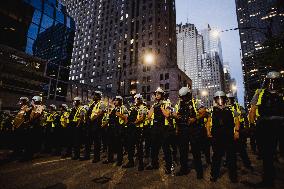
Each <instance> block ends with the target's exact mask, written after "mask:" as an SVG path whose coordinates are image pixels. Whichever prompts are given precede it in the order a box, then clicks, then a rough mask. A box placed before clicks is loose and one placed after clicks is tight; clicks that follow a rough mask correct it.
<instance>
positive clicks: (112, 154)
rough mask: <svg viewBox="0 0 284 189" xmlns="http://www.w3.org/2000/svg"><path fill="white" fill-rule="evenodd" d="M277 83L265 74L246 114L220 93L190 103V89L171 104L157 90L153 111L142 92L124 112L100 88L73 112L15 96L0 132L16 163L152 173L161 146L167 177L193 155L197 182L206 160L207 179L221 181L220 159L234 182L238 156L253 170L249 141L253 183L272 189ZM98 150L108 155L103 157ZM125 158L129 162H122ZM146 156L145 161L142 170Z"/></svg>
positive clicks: (279, 122)
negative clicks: (257, 169)
mask: <svg viewBox="0 0 284 189" xmlns="http://www.w3.org/2000/svg"><path fill="white" fill-rule="evenodd" d="M282 85H283V80H282V77H281V75H280V73H279V72H269V73H268V74H267V76H266V78H265V81H264V84H263V86H262V88H261V89H258V90H257V91H256V93H255V96H254V97H253V99H252V102H251V105H250V109H249V113H247V111H246V110H245V109H244V108H243V107H242V106H240V105H239V104H238V103H237V101H236V99H235V97H234V95H233V94H231V93H229V94H225V93H224V92H223V91H217V92H216V93H215V95H214V105H213V106H212V107H205V106H204V105H202V104H198V103H197V102H195V100H194V99H193V97H192V91H191V89H189V88H188V87H182V88H181V89H180V90H179V92H178V94H177V95H179V101H178V103H177V104H175V105H174V104H171V102H170V100H169V99H166V98H165V92H164V91H163V89H161V88H157V90H156V91H155V93H154V101H153V102H152V103H151V104H152V105H151V106H150V105H147V103H145V102H144V101H143V97H142V95H140V94H136V95H135V96H134V99H135V102H134V103H133V104H132V105H131V106H130V107H126V106H125V105H124V103H123V101H124V99H123V97H122V96H116V97H115V98H114V99H113V101H112V103H111V104H106V103H105V102H104V101H103V94H102V92H100V91H94V93H93V99H92V100H91V102H89V103H88V104H86V105H84V104H83V103H82V99H81V98H79V97H75V98H74V100H73V104H72V107H70V106H68V105H66V104H61V105H60V106H58V107H56V106H55V105H53V104H51V105H48V106H45V105H44V104H43V102H42V97H41V96H34V97H33V98H32V99H31V102H30V100H29V99H28V98H27V97H21V98H20V100H19V105H20V110H19V111H18V112H17V114H16V116H15V117H14V118H13V119H11V118H9V119H8V118H7V119H6V120H5V127H3V128H8V127H11V128H12V132H13V141H14V142H13V144H14V145H13V156H14V157H17V158H19V159H20V160H21V161H27V160H31V159H32V158H33V155H34V153H36V152H44V153H51V154H53V155H58V156H62V157H63V158H64V157H71V158H72V160H81V161H84V160H91V159H92V162H93V163H100V162H102V163H104V164H109V163H115V164H116V166H122V167H123V168H131V167H135V166H136V163H135V159H136V160H137V162H138V166H137V169H138V171H143V170H144V169H147V170H154V169H159V167H160V165H159V162H160V161H159V154H160V149H161V148H162V151H163V155H164V158H163V160H164V166H165V173H166V174H172V173H173V162H178V164H179V165H180V168H179V170H178V171H176V172H175V175H176V176H181V175H187V174H188V173H189V171H190V167H189V166H188V156H189V153H192V156H193V167H194V169H195V171H196V178H197V179H203V169H204V167H203V164H202V161H203V158H202V157H203V156H204V157H205V159H204V160H205V161H206V163H207V164H208V165H209V164H211V178H210V180H211V181H212V182H216V181H217V180H218V178H219V177H220V168H221V165H222V161H223V162H224V163H225V164H226V166H227V168H228V173H229V178H230V180H231V182H233V183H235V182H238V175H237V170H238V168H237V155H239V156H240V158H241V160H242V163H243V165H244V166H245V167H246V168H247V169H249V170H251V171H253V169H254V168H253V166H252V163H251V161H250V158H249V156H248V152H247V139H248V138H249V139H250V140H249V141H250V144H251V148H252V151H253V152H254V153H255V154H258V156H259V157H260V158H261V159H262V160H263V172H264V174H263V180H262V182H261V183H258V185H257V186H260V187H266V186H273V184H274V178H275V171H274V165H273V161H274V158H275V157H276V155H277V154H276V151H277V150H276V149H277V148H279V150H280V152H282V155H283V137H282V139H281V136H280V134H281V132H280V131H282V133H283V127H284V125H283V121H284V115H283V113H284V99H283V86H282ZM279 133H280V134H279ZM91 151H92V153H91ZM211 151H212V152H213V153H211ZM102 153H105V154H106V159H104V160H102ZM91 154H93V155H91ZM125 154H127V162H123V159H124V158H123V157H124V155H125ZM145 158H148V159H150V161H149V164H148V165H146V161H145Z"/></svg>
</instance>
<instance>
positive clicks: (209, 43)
mask: <svg viewBox="0 0 284 189" xmlns="http://www.w3.org/2000/svg"><path fill="white" fill-rule="evenodd" d="M217 31H218V30H217V29H216V28H211V27H210V25H209V24H208V25H207V27H206V28H204V29H202V30H200V34H201V35H202V36H203V42H204V52H205V53H211V52H217V53H218V56H219V58H220V60H221V62H222V64H223V53H222V46H221V40H220V36H219V35H218V32H217Z"/></svg>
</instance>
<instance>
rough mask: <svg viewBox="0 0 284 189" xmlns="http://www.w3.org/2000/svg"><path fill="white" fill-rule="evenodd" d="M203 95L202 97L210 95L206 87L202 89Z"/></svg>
mask: <svg viewBox="0 0 284 189" xmlns="http://www.w3.org/2000/svg"><path fill="white" fill-rule="evenodd" d="M201 96H202V97H206V96H208V91H207V90H205V89H204V90H202V91H201Z"/></svg>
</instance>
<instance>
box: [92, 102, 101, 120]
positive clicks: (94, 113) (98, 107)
mask: <svg viewBox="0 0 284 189" xmlns="http://www.w3.org/2000/svg"><path fill="white" fill-rule="evenodd" d="M100 109H101V102H100V101H99V102H98V103H96V105H95V106H94V108H93V110H92V114H91V119H92V118H93V117H94V116H95V115H96V114H97V113H98V112H99V110H100Z"/></svg>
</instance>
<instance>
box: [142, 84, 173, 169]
mask: <svg viewBox="0 0 284 189" xmlns="http://www.w3.org/2000/svg"><path fill="white" fill-rule="evenodd" d="M154 94H155V101H154V104H153V105H152V107H151V108H150V110H149V113H148V119H149V120H150V121H151V123H150V124H151V127H152V128H151V164H150V165H148V166H147V167H146V169H147V170H152V169H158V168H159V162H158V155H159V151H160V148H161V147H162V148H163V152H164V156H165V157H164V159H165V162H166V164H165V173H166V174H171V167H172V154H171V150H170V141H169V140H168V138H169V132H168V131H169V128H168V127H169V121H168V117H169V116H170V110H169V109H168V107H170V105H169V104H168V102H167V101H165V100H164V98H165V92H164V91H163V89H161V88H160V87H159V88H157V90H156V91H155V93H154Z"/></svg>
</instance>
